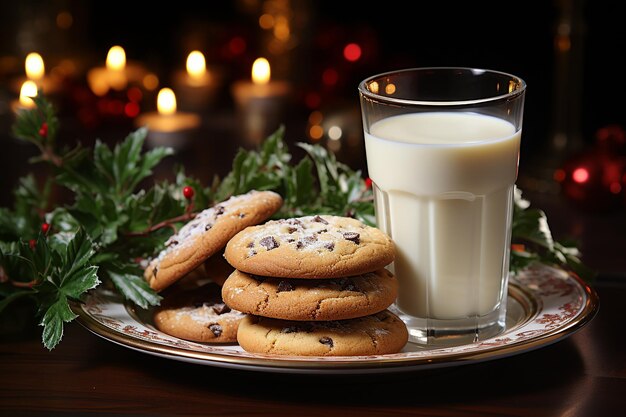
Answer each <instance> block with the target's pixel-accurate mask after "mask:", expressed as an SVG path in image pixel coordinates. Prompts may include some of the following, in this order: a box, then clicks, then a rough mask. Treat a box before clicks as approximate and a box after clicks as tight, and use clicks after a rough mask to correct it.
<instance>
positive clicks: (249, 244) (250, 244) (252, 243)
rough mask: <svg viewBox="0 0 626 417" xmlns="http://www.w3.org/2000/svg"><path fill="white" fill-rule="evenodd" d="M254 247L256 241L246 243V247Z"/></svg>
mask: <svg viewBox="0 0 626 417" xmlns="http://www.w3.org/2000/svg"><path fill="white" fill-rule="evenodd" d="M253 247H254V242H249V243H248V244H247V245H246V248H253Z"/></svg>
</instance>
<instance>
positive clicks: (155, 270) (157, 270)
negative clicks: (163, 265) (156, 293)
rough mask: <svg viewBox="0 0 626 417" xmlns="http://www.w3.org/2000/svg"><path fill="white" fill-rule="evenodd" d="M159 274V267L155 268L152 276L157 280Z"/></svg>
mask: <svg viewBox="0 0 626 417" xmlns="http://www.w3.org/2000/svg"><path fill="white" fill-rule="evenodd" d="M157 272H159V268H158V267H156V266H155V267H154V269H153V270H152V275H153V276H154V277H155V278H156V274H157Z"/></svg>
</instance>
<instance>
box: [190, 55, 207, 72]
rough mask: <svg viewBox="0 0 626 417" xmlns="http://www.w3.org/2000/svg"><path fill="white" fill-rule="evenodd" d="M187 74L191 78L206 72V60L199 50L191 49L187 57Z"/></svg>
mask: <svg viewBox="0 0 626 417" xmlns="http://www.w3.org/2000/svg"><path fill="white" fill-rule="evenodd" d="M187 74H189V76H190V77H192V78H202V77H204V75H205V74H206V60H205V59H204V55H202V52H200V51H192V52H191V53H190V54H189V56H188V57H187Z"/></svg>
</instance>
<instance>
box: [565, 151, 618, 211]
mask: <svg viewBox="0 0 626 417" xmlns="http://www.w3.org/2000/svg"><path fill="white" fill-rule="evenodd" d="M625 169H626V160H625V158H623V157H620V156H618V155H615V154H611V153H607V152H604V151H602V150H600V149H597V148H595V149H593V148H592V149H590V150H588V151H587V152H585V153H581V154H579V155H576V156H574V157H572V158H570V159H569V160H568V161H567V162H566V163H565V164H564V165H563V168H562V169H560V170H557V171H556V172H555V174H554V178H555V179H556V180H557V181H559V182H560V183H561V187H562V188H561V189H562V191H563V193H564V194H565V196H566V197H567V198H568V199H569V200H571V201H572V202H574V203H575V204H576V205H578V206H579V207H580V208H582V209H584V210H588V211H596V212H599V211H608V210H612V209H615V208H617V207H619V206H620V205H621V200H622V195H623V194H624V190H623V189H624V185H623V182H622V181H623V176H624V173H625V172H626V171H625Z"/></svg>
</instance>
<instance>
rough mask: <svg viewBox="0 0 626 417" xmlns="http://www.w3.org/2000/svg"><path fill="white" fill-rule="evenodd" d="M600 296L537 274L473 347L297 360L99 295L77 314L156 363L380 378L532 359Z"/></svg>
mask: <svg viewBox="0 0 626 417" xmlns="http://www.w3.org/2000/svg"><path fill="white" fill-rule="evenodd" d="M598 302H599V301H598V296H597V295H596V293H595V291H594V290H593V289H592V288H591V287H589V286H588V285H587V284H585V283H583V282H582V281H581V280H580V279H579V278H578V277H576V276H574V275H571V274H568V273H567V272H565V271H563V270H561V269H556V268H551V267H546V266H538V267H535V268H531V269H528V270H526V271H524V272H523V273H521V274H519V275H516V276H514V277H511V280H510V283H509V292H508V307H507V323H506V329H505V331H504V332H503V333H501V334H500V335H498V336H497V337H494V338H492V339H487V340H484V341H481V342H478V343H474V344H467V345H461V346H455V347H447V348H425V347H423V346H419V345H415V344H412V343H408V344H407V345H406V346H405V348H404V349H403V351H402V352H400V353H396V354H391V355H377V356H350V357H294V356H278V355H259V354H252V353H248V352H245V351H244V350H243V349H241V348H240V347H239V346H238V345H236V344H233V345H218V344H204V343H196V342H190V341H186V340H182V339H178V338H176V337H173V336H169V335H167V334H164V333H162V332H160V331H158V330H156V328H155V327H154V325H153V324H152V319H151V317H152V312H151V310H142V309H136V308H135V307H133V306H132V305H130V304H127V303H124V301H123V300H122V298H121V297H120V296H119V295H118V294H116V293H113V292H109V291H106V290H103V289H100V288H98V289H96V290H95V291H93V292H91V293H90V295H89V296H88V297H87V299H86V302H85V303H84V304H76V305H74V306H73V309H74V311H75V312H76V313H77V314H78V315H79V319H78V320H79V322H80V323H81V324H82V325H83V326H85V327H86V328H87V329H89V330H90V331H92V332H93V333H95V334H97V335H98V336H100V337H102V338H104V339H106V340H109V341H112V342H114V343H117V344H120V345H122V346H125V347H128V348H131V349H135V350H138V351H140V352H144V353H148V354H151V355H156V356H161V357H165V358H168V359H174V360H179V361H184V362H192V363H197V364H202V365H212V366H221V367H226V368H237V369H247V370H255V371H265V372H287V373H379V372H402V371H411V370H418V369H426V368H436V367H445V366H457V365H462V364H469V363H476V362H480V361H486V360H493V359H498V358H503V357H506V356H510V355H515V354H518V353H522V352H527V351H530V350H533V349H537V348H540V347H543V346H547V345H549V344H551V343H554V342H556V341H558V340H561V339H563V338H565V337H567V336H569V335H571V334H573V333H574V332H576V331H577V330H579V329H581V328H582V327H583V326H584V325H586V324H587V323H589V322H590V321H591V319H592V318H593V317H594V315H595V313H596V312H597V310H598Z"/></svg>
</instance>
